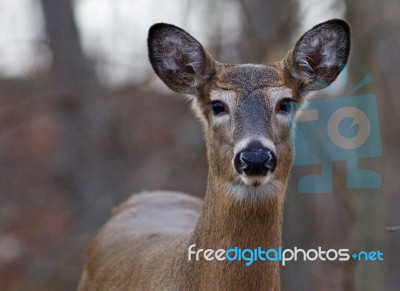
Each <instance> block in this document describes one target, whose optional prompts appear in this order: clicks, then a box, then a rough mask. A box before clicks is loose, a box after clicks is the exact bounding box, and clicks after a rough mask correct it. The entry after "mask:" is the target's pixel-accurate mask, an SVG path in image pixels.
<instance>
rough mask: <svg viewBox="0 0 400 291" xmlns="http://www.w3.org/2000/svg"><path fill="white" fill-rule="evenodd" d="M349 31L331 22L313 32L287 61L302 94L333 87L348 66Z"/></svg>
mask: <svg viewBox="0 0 400 291" xmlns="http://www.w3.org/2000/svg"><path fill="white" fill-rule="evenodd" d="M349 51H350V28H349V25H348V24H347V23H346V22H345V21H343V20H340V19H332V20H329V21H326V22H323V23H321V24H318V25H317V26H315V27H313V28H312V29H310V30H309V31H308V32H306V33H305V34H304V35H303V36H302V37H301V38H300V39H299V41H298V42H297V44H296V46H295V47H294V49H293V50H292V51H290V52H289V54H288V56H287V58H286V60H285V61H286V68H287V69H288V70H289V73H290V75H291V76H292V77H293V78H294V80H295V82H296V83H297V85H298V88H299V90H300V91H303V92H304V91H313V90H319V89H322V88H325V87H326V86H328V85H329V84H331V83H332V82H333V81H334V80H335V79H336V77H337V75H338V74H339V73H340V71H341V70H342V69H343V67H344V66H345V65H346V63H347V57H348V55H349Z"/></svg>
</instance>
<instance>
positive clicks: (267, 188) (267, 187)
mask: <svg viewBox="0 0 400 291" xmlns="http://www.w3.org/2000/svg"><path fill="white" fill-rule="evenodd" d="M254 182H257V183H261V182H262V183H261V184H258V186H254V185H253V184H254ZM225 187H226V189H227V190H228V193H229V194H230V195H232V196H233V197H234V198H235V199H238V200H240V201H249V202H250V203H259V202H262V201H264V200H266V199H268V198H270V197H273V196H275V195H283V193H284V191H285V187H284V185H283V184H282V183H281V182H280V181H278V180H275V179H274V177H273V174H269V175H268V176H266V177H264V178H261V179H255V178H246V177H242V176H240V178H239V179H238V180H237V181H235V182H233V183H226V184H225Z"/></svg>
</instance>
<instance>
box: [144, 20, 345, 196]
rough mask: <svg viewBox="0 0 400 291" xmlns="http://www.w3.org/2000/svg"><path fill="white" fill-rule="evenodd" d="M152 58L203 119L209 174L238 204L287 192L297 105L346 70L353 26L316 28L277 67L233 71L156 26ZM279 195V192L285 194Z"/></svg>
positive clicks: (170, 29) (185, 37) (173, 30)
mask: <svg viewBox="0 0 400 291" xmlns="http://www.w3.org/2000/svg"><path fill="white" fill-rule="evenodd" d="M148 46H149V57H150V61H151V64H152V66H153V68H154V70H155V72H156V73H157V75H158V76H159V77H160V78H161V79H162V80H163V81H164V82H165V83H166V85H167V86H168V87H170V88H171V89H172V90H174V91H176V92H179V93H184V94H186V95H188V96H189V97H190V99H191V102H192V107H193V109H194V111H195V113H196V115H197V116H198V117H199V118H200V119H201V120H202V122H203V125H204V129H205V135H206V140H207V151H208V161H209V169H210V173H209V174H210V175H211V176H212V177H215V178H216V179H215V181H217V183H219V184H221V185H222V186H223V187H226V188H227V190H228V191H229V192H230V193H232V194H233V195H234V196H235V197H236V198H238V199H246V195H248V193H249V191H250V192H251V191H252V192H254V195H252V196H253V197H252V199H253V198H254V197H257V198H260V197H264V196H268V195H269V194H271V193H277V192H282V191H283V190H284V188H285V185H286V184H287V179H288V176H289V172H290V168H291V163H292V146H291V140H290V136H291V134H290V133H291V130H292V129H291V124H292V122H291V121H292V119H293V117H294V111H295V107H298V106H293V105H294V104H295V103H297V104H301V103H302V102H303V101H304V100H305V99H306V96H307V94H308V93H309V92H311V91H314V90H319V89H322V88H324V87H326V86H327V85H329V84H330V83H331V82H333V81H334V79H335V78H336V77H337V75H338V74H339V72H340V70H341V68H342V67H343V66H344V64H346V62H347V57H348V53H349V47H350V40H349V27H348V25H347V24H346V23H345V22H344V21H341V20H331V21H328V22H325V23H322V24H320V25H317V26H315V27H314V28H312V29H311V30H310V31H308V32H307V33H306V34H304V35H303V36H302V37H301V38H300V40H299V41H298V42H297V44H296V46H295V47H294V48H293V49H292V50H290V51H289V52H288V54H287V56H286V57H285V58H284V59H283V60H282V61H280V62H277V63H275V64H271V65H252V64H246V65H230V64H222V63H219V62H217V61H215V60H213V59H212V58H211V56H210V55H209V54H208V53H207V52H206V51H205V50H204V49H203V47H202V46H201V44H200V43H199V42H198V41H197V40H195V39H194V38H193V37H192V36H190V35H189V34H188V33H186V32H185V31H183V30H182V29H180V28H178V27H175V26H173V25H168V24H156V25H153V26H152V27H151V29H150V32H149V38H148ZM280 190H281V191H280Z"/></svg>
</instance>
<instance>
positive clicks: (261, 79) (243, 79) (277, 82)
mask: <svg viewBox="0 0 400 291" xmlns="http://www.w3.org/2000/svg"><path fill="white" fill-rule="evenodd" d="M214 85H215V87H216V88H221V89H227V90H234V91H236V92H240V93H242V94H246V93H251V92H254V91H256V90H259V89H264V88H268V87H281V86H283V85H284V78H283V73H282V72H281V71H280V70H279V69H278V68H277V67H275V66H273V65H253V64H246V65H222V66H221V68H220V69H219V70H218V71H217V78H215V82H214Z"/></svg>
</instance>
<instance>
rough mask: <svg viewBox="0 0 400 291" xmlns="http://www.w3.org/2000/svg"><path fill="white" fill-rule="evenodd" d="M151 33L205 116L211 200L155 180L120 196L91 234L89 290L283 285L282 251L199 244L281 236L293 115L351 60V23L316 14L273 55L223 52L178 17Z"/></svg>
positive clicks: (274, 242) (160, 65)
mask: <svg viewBox="0 0 400 291" xmlns="http://www.w3.org/2000/svg"><path fill="white" fill-rule="evenodd" d="M147 42H148V54H149V59H150V63H151V65H152V67H153V69H154V71H155V73H156V74H157V75H158V76H159V78H161V80H162V81H163V82H164V83H165V84H166V85H167V86H168V87H169V88H170V89H172V90H173V91H175V92H177V93H181V94H183V95H185V96H187V97H188V98H189V100H190V101H189V102H190V103H191V106H192V108H193V111H194V113H195V115H196V116H197V117H198V118H199V119H200V121H201V123H202V125H203V129H204V130H203V131H204V135H205V140H206V150H207V151H206V152H207V160H208V179H207V188H206V193H205V197H204V201H202V200H201V199H199V198H195V197H193V196H190V195H188V194H185V193H180V192H169V191H153V192H143V193H139V194H134V195H132V196H131V197H130V198H129V199H128V200H127V201H125V202H124V203H122V204H121V205H119V206H117V207H115V208H114V209H113V211H112V215H111V218H110V219H109V220H108V221H107V222H106V223H105V225H104V226H102V227H101V229H100V230H99V232H98V233H97V235H96V236H95V237H94V238H93V239H92V240H91V242H90V243H89V245H88V248H87V251H86V258H85V267H84V271H83V274H82V277H81V281H80V284H79V287H78V288H79V290H80V291H84V290H280V288H281V281H280V265H279V262H278V261H272V260H271V261H268V260H267V261H260V260H259V261H255V262H254V263H253V264H252V265H251V266H246V265H245V264H244V263H243V262H241V261H237V260H236V261H231V260H229V261H228V260H210V259H208V260H207V257H206V254H205V253H204V256H202V255H201V253H200V255H199V256H198V259H196V258H195V256H194V255H193V252H194V251H196V256H197V253H199V252H198V251H201V250H208V249H210V250H211V251H209V252H208V254H207V256H208V255H209V254H210V252H212V250H219V249H222V250H227V249H229V248H231V247H233V246H237V247H239V248H249V249H255V248H257V247H259V246H262V247H263V249H269V248H275V249H276V248H278V247H279V246H281V233H282V220H283V205H284V200H285V195H286V190H287V187H288V182H289V176H290V172H291V167H292V160H293V158H294V156H293V155H294V154H293V150H294V149H293V143H292V142H291V140H292V138H291V136H293V135H292V132H293V131H294V130H295V125H294V122H292V120H293V118H294V117H295V115H296V112H298V108H300V106H301V105H302V104H304V103H305V102H307V100H309V99H310V95H314V94H313V92H314V93H315V91H318V90H320V89H323V88H325V87H327V86H328V85H329V84H331V83H332V82H333V81H334V80H335V79H336V77H337V76H338V75H339V73H340V72H341V70H342V69H343V66H345V65H346V63H347V59H348V55H349V51H350V28H349V25H348V24H347V23H346V22H345V21H344V20H340V19H332V20H329V21H326V22H323V23H320V24H318V25H316V26H314V27H313V28H311V29H310V30H309V31H307V32H306V33H305V34H303V35H302V36H301V37H300V38H299V40H298V41H297V42H296V44H295V46H294V47H293V48H292V49H290V50H289V51H288V53H287V54H286V56H285V57H284V58H283V59H282V60H280V61H278V62H275V63H272V64H226V63H220V62H218V61H216V60H214V59H213V58H212V56H211V55H210V53H208V52H207V51H206V50H205V49H204V48H203V46H202V45H201V44H200V43H199V42H198V41H197V40H196V39H195V38H193V37H192V36H191V35H190V34H189V33H187V32H186V31H184V30H183V29H181V28H179V27H176V26H174V25H171V24H165V23H157V24H154V25H153V26H151V28H150V30H149V34H148V40H147ZM188 170H190V169H188ZM204 252H205V251H204ZM218 255H221V254H218Z"/></svg>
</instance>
